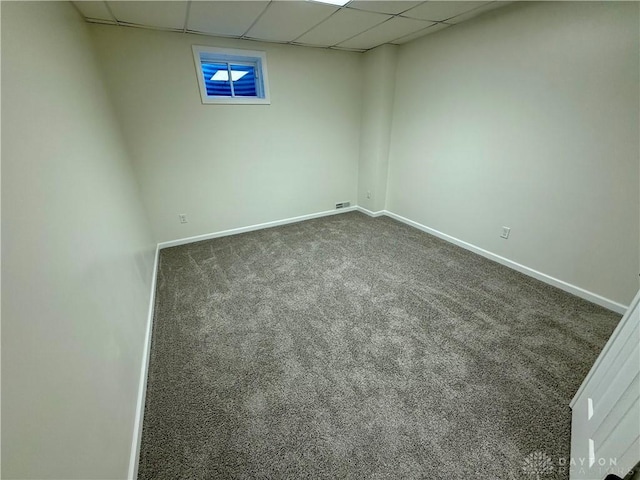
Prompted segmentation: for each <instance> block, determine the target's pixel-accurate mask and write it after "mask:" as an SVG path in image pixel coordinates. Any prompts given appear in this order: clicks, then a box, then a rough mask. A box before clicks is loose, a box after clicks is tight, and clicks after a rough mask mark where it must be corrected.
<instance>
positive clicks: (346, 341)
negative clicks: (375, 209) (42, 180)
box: [138, 212, 620, 479]
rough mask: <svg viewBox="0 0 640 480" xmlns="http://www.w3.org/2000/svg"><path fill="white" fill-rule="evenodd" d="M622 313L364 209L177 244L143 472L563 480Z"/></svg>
mask: <svg viewBox="0 0 640 480" xmlns="http://www.w3.org/2000/svg"><path fill="white" fill-rule="evenodd" d="M619 320H620V315H617V314H615V313H612V312H610V311H607V310H605V309H603V308H600V307H598V306H596V305H593V304H591V303H589V302H586V301H584V300H581V299H579V298H577V297H574V296H572V295H570V294H567V293H565V292H563V291H560V290H558V289H556V288H553V287H550V286H548V285H546V284H544V283H541V282H539V281H537V280H534V279H532V278H529V277H527V276H524V275H522V274H520V273H518V272H515V271H513V270H511V269H509V268H506V267H504V266H502V265H499V264H497V263H495V262H492V261H489V260H487V259H485V258H483V257H480V256H478V255H475V254H473V253H470V252H468V251H466V250H463V249H461V248H459V247H456V246H454V245H451V244H448V243H446V242H444V241H442V240H440V239H438V238H435V237H433V236H430V235H427V234H425V233H423V232H420V231H418V230H416V229H414V228H411V227H408V226H406V225H404V224H401V223H399V222H397V221H395V220H392V219H390V218H387V217H380V218H369V217H367V216H365V215H363V214H361V213H357V212H351V213H344V214H340V215H335V216H331V217H325V218H320V219H315V220H309V221H306V222H302V223H296V224H291V225H287V226H282V227H277V228H271V229H266V230H261V231H256V232H251V233H245V234H242V235H236V236H231V237H224V238H219V239H214V240H208V241H203V242H199V243H193V244H189V245H184V246H180V247H174V248H168V249H165V250H162V251H161V254H160V264H159V272H158V285H157V295H156V305H155V314H154V324H153V334H152V345H151V359H150V365H149V378H148V389H147V397H146V406H145V415H144V423H143V435H142V447H141V456H140V464H139V475H138V478H140V479H187V478H189V479H205V478H207V479H211V478H221V479H226V478H233V479H281V478H282V479H284V478H291V479H307V478H308V479H325V478H326V479H328V478H331V479H334V478H335V479H341V478H351V479H383V478H384V479H418V478H425V479H463V478H473V479H521V478H523V479H524V478H535V477H536V476H535V474H533V475H531V470H526V469H525V468H523V467H525V463H524V462H525V461H526V459H527V456H529V455H530V454H532V453H533V452H543V453H544V454H545V455H548V456H549V458H550V459H551V461H552V462H553V465H554V469H553V471H552V472H550V473H549V472H548V471H545V473H547V474H545V475H540V478H548V479H551V478H562V479H566V478H568V471H567V468H568V467H566V466H565V467H563V466H562V463H563V459H565V458H568V457H569V447H570V423H571V411H570V409H569V406H568V403H569V401H570V399H571V398H572V396H573V394H574V393H575V391H576V390H577V388H578V386H579V385H580V383H581V382H582V380H583V378H584V377H585V375H586V374H587V372H588V370H589V368H590V367H591V365H592V363H593V362H594V361H595V359H596V357H597V355H598V353H599V352H600V350H601V349H602V347H603V346H604V344H605V342H606V340H607V338H608V337H609V336H610V334H611V333H612V331H613V329H614V328H615V326H616V324H617V322H618V321H619Z"/></svg>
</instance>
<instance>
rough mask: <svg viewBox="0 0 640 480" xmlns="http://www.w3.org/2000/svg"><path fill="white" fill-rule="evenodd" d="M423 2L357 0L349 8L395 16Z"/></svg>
mask: <svg viewBox="0 0 640 480" xmlns="http://www.w3.org/2000/svg"><path fill="white" fill-rule="evenodd" d="M421 3H422V2H405V1H403V0H397V1H393V0H391V1H377V0H355V1H353V2H349V5H348V7H349V8H357V9H358V10H367V11H368V12H378V13H390V14H392V15H395V14H397V13H402V12H404V11H405V10H409V9H410V8H413V7H415V6H416V5H420V4H421Z"/></svg>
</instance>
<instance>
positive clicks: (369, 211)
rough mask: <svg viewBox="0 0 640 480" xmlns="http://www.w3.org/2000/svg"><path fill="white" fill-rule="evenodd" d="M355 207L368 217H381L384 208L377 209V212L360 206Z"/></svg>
mask: <svg viewBox="0 0 640 480" xmlns="http://www.w3.org/2000/svg"><path fill="white" fill-rule="evenodd" d="M356 208H357V209H358V211H359V212H362V213H364V214H365V215H369V216H370V217H374V218H375V217H381V216H382V215H384V214H385V211H384V210H378V211H377V212H372V211H371V210H367V209H366V208H364V207H361V206H359V205H358V206H356Z"/></svg>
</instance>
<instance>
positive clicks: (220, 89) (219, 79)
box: [202, 62, 231, 97]
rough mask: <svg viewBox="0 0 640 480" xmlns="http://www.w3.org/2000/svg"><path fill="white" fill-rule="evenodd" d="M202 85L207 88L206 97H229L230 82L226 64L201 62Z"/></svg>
mask: <svg viewBox="0 0 640 480" xmlns="http://www.w3.org/2000/svg"><path fill="white" fill-rule="evenodd" d="M202 73H203V75H204V84H205V85H206V87H207V95H209V96H216V97H230V96H231V82H230V81H229V71H228V70H227V64H226V63H205V62H202Z"/></svg>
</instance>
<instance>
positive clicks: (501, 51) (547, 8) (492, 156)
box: [387, 2, 640, 305]
mask: <svg viewBox="0 0 640 480" xmlns="http://www.w3.org/2000/svg"><path fill="white" fill-rule="evenodd" d="M638 31H639V30H638V4H637V3H635V2H628V3H625V2H619V3H618V2H585V3H579V2H540V3H527V2H523V3H519V4H514V5H511V6H507V7H504V8H503V9H501V10H496V11H495V12H492V13H491V14H488V15H485V16H483V17H480V18H478V19H477V20H475V21H470V22H468V23H466V24H464V23H463V24H461V25H458V26H455V27H451V28H448V29H446V30H443V31H441V32H438V33H436V34H433V35H429V36H427V37H424V38H423V39H420V40H418V41H415V42H412V43H410V44H407V45H406V46H404V47H403V48H402V49H401V50H400V53H399V59H398V70H397V78H396V90H395V103H394V110H393V126H392V135H391V149H390V160H389V161H390V169H389V185H388V199H387V208H388V209H389V210H391V211H393V212H395V213H397V214H399V215H402V216H404V217H408V218H410V219H412V220H414V221H416V222H419V223H421V224H423V225H426V226H428V227H431V228H434V229H436V230H440V231H441V232H444V233H446V234H449V235H451V236H454V237H457V238H459V239H461V240H464V241H466V242H469V243H472V244H474V245H476V246H479V247H481V248H484V249H486V250H489V251H491V252H493V253H496V254H498V255H501V256H504V257H506V258H508V259H511V260H513V261H515V262H518V263H520V264H523V265H525V266H527V267H530V268H533V269H535V270H538V271H541V272H543V273H546V274H548V275H551V276H553V277H556V278H558V279H560V280H564V281H566V282H569V283H571V284H574V285H576V286H578V287H581V288H584V289H586V290H589V291H591V292H594V293H597V294H600V295H602V296H604V297H607V298H609V299H612V300H614V301H617V302H619V303H622V304H625V305H628V304H629V302H630V301H631V299H632V297H633V295H634V293H635V291H636V290H637V288H638V264H639V259H638V255H639V249H638V245H639V243H640V239H639V235H638V232H639V225H638V219H639V208H640V206H639V203H640V202H639V198H640V195H639V184H638V178H639V172H638V169H639V158H640V152H639V148H640V147H639V145H640V141H639V140H640V139H639V119H638V115H639V113H638V112H639V110H638V105H639V92H638V85H639V66H638V57H639V45H638V41H639V36H638ZM503 225H505V226H509V227H511V238H510V239H509V240H503V239H501V238H500V237H499V234H500V230H501V227H502V226H503Z"/></svg>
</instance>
